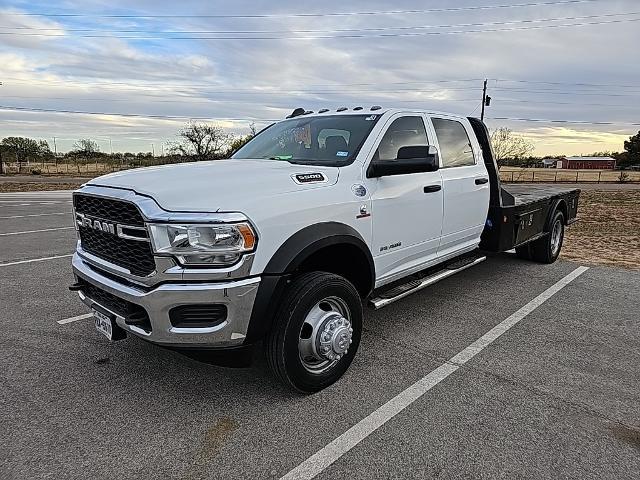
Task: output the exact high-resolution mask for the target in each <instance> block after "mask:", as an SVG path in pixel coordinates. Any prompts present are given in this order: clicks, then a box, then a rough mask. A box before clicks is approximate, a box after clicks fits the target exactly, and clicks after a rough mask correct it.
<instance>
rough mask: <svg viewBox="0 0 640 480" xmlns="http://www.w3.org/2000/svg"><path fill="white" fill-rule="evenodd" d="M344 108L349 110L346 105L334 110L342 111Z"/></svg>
mask: <svg viewBox="0 0 640 480" xmlns="http://www.w3.org/2000/svg"><path fill="white" fill-rule="evenodd" d="M345 110H349V109H348V108H347V107H340V108H338V109H337V110H336V112H344V111H345Z"/></svg>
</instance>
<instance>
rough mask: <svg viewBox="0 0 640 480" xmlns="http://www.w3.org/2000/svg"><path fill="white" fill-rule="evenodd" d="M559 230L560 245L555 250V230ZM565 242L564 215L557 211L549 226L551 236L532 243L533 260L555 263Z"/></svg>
mask: <svg viewBox="0 0 640 480" xmlns="http://www.w3.org/2000/svg"><path fill="white" fill-rule="evenodd" d="M556 228H558V229H559V239H558V243H557V245H556V246H555V248H554V241H553V239H554V229H556ZM563 240H564V215H563V214H562V212H559V211H556V212H555V213H554V214H553V219H552V220H551V223H550V224H549V234H548V235H545V236H544V237H542V238H540V239H538V240H536V241H535V242H531V259H532V260H533V261H535V262H538V263H553V262H555V261H556V260H557V259H558V257H559V256H560V250H562V242H563Z"/></svg>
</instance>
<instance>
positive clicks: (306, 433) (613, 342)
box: [0, 192, 640, 479]
mask: <svg viewBox="0 0 640 480" xmlns="http://www.w3.org/2000/svg"><path fill="white" fill-rule="evenodd" d="M70 210H71V203H70V195H69V194H68V193H52V192H47V193H25V194H3V195H0V306H1V308H0V327H1V328H2V335H1V336H0V345H1V349H0V381H1V382H0V383H1V385H2V387H1V390H0V445H1V446H2V454H1V455H0V478H3V479H4V478H8V479H23V478H25V479H26V478H29V479H31V478H56V479H57V478H92V479H102V478H105V479H110V478H159V479H163V478H181V479H182V478H185V479H192V478H193V479H195V478H212V479H213V478H215V479H235V478H238V479H244V478H280V477H282V476H284V475H286V474H287V473H288V472H292V474H291V475H290V477H289V478H294V474H295V473H296V472H300V471H301V470H300V469H298V470H295V469H296V468H297V467H299V466H300V465H301V464H302V465H308V462H309V460H308V459H309V458H310V457H312V456H313V455H315V454H316V453H317V452H325V453H326V452H328V454H330V455H333V456H334V457H335V458H334V459H333V460H332V461H331V462H329V463H328V464H326V465H324V466H323V467H322V469H321V472H320V473H319V475H318V478H323V479H333V478H335V479H338V478H436V477H437V478H580V479H588V478H594V479H596V478H597V479H602V478H611V479H626V478H638V472H640V328H639V326H640V321H639V319H640V302H639V300H640V273H638V272H631V271H626V270H619V269H612V268H600V267H593V268H590V269H588V270H586V271H584V272H583V273H582V270H581V271H580V272H581V274H580V275H579V276H575V278H573V277H572V278H571V281H570V282H567V283H566V285H564V284H563V287H562V288H561V289H558V290H557V291H554V292H553V294H552V295H550V296H548V297H545V300H546V301H544V303H540V302H537V301H534V299H536V298H537V297H538V296H539V295H541V294H544V293H545V292H548V291H549V289H550V288H552V287H553V286H554V285H556V284H557V282H559V281H562V280H563V279H565V278H567V276H568V275H571V274H572V273H573V272H576V269H577V268H578V267H579V265H577V264H573V263H570V262H565V261H559V262H556V263H555V264H553V265H550V266H542V265H538V264H533V263H527V262H523V261H520V260H518V259H516V258H515V255H511V254H502V255H497V256H493V257H491V258H489V259H488V261H486V262H484V263H482V264H480V265H479V266H477V267H474V268H472V269H470V270H467V271H465V272H464V273H462V274H460V275H457V276H453V277H451V278H449V279H447V280H444V281H442V282H440V283H438V284H436V285H434V286H432V287H430V288H428V289H426V290H423V291H422V292H420V293H418V294H415V295H412V296H409V297H407V298H406V299H404V300H402V301H399V302H397V303H395V304H393V305H391V306H389V307H386V308H384V309H382V310H380V311H377V312H374V311H368V312H367V313H366V316H365V332H364V335H363V341H362V344H361V347H360V350H359V352H358V355H357V356H356V359H355V361H354V363H353V365H352V367H351V369H350V370H349V372H347V374H346V376H345V377H344V378H343V379H342V380H341V381H340V382H338V383H337V384H335V385H333V386H332V387H330V388H328V389H326V390H324V391H322V392H320V393H318V394H315V395H312V396H301V395H296V394H293V393H290V392H288V391H286V390H283V388H282V387H281V386H280V384H279V383H277V382H276V381H275V380H274V379H273V378H272V377H271V376H270V374H269V372H268V370H267V368H266V366H265V365H264V364H263V363H262V362H260V361H258V362H256V363H255V364H254V365H253V366H252V367H250V368H241V369H237V368H236V369H232V368H225V367H220V366H214V365H210V364H205V363H200V362H196V361H194V360H191V359H189V358H186V357H184V356H181V355H179V354H177V353H174V352H170V351H167V350H163V349H161V348H158V347H156V346H153V345H150V344H147V343H145V342H144V341H142V340H139V339H137V338H134V337H131V336H130V337H129V338H127V339H126V340H124V341H121V342H116V343H113V344H109V343H108V342H107V341H106V340H104V339H103V337H101V336H100V335H99V334H98V333H97V332H96V331H95V328H94V326H93V322H92V320H91V319H90V318H86V316H84V315H85V314H87V310H86V308H85V307H84V305H82V304H81V303H80V301H79V300H78V299H77V295H76V294H74V293H71V292H69V291H68V289H67V286H68V285H69V284H70V283H72V275H71V267H70V254H71V252H72V251H73V247H74V245H75V231H74V230H73V228H71V226H72V219H71V214H70ZM23 232H29V233H23ZM34 260H35V261H34ZM532 301H533V303H532ZM528 305H533V307H534V308H533V309H529V310H527V313H528V314H527V315H526V316H523V317H522V318H521V319H520V320H519V321H518V322H517V323H516V324H513V326H512V327H511V328H510V329H508V330H506V331H504V333H503V334H502V335H501V336H500V337H499V338H496V339H495V340H494V341H493V342H492V343H490V344H487V345H486V346H485V347H483V349H482V350H481V351H480V350H478V351H477V354H476V355H475V356H473V358H470V359H469V360H468V361H467V362H464V363H461V364H459V365H455V371H453V372H452V373H450V375H448V376H446V378H443V379H441V381H439V382H438V383H437V384H434V385H433V386H432V388H429V389H428V390H427V391H425V392H423V394H422V395H418V396H417V397H416V398H414V399H413V400H412V401H411V402H410V403H409V404H407V405H406V408H404V409H402V410H400V411H398V412H396V413H394V414H393V415H391V416H388V418H385V419H384V421H382V423H380V425H378V427H379V428H375V429H373V430H371V431H368V432H367V433H366V434H363V435H360V433H361V432H362V430H361V429H360V427H359V426H360V425H363V424H362V423H359V422H363V421H366V422H368V420H367V419H369V418H371V417H370V415H371V414H372V413H373V412H377V411H378V409H379V408H380V407H383V406H385V405H388V404H389V403H388V402H390V401H392V400H393V399H394V398H396V396H398V395H403V392H406V391H407V389H411V388H412V386H414V385H416V382H418V384H419V385H422V384H420V381H421V380H422V379H424V378H425V376H428V375H429V374H430V372H433V371H438V369H439V368H441V367H443V366H445V367H447V366H451V365H452V362H451V359H452V358H454V357H455V356H456V355H457V354H459V353H460V352H465V351H467V350H466V349H467V348H468V347H469V345H472V344H474V342H476V341H477V340H478V339H481V338H483V336H484V335H485V334H487V332H489V331H492V329H494V327H496V326H500V325H503V322H504V321H505V319H507V320H508V319H509V318H514V317H513V315H514V313H517V312H519V311H521V309H522V308H523V307H525V306H528ZM78 316H83V317H81V318H80V319H75V317H78ZM520 316H522V315H520ZM68 319H71V320H68ZM64 320H67V321H66V322H65V321H64ZM453 363H455V362H453ZM410 391H411V390H410ZM366 422H365V423H366ZM368 425H370V423H368ZM354 426H357V428H355V430H354V429H353V428H352V427H354ZM365 426H366V425H365ZM350 429H351V430H350ZM345 432H355V434H353V435H356V436H357V435H360V437H359V438H358V441H357V442H356V443H354V444H352V445H349V448H345V447H344V443H340V442H338V443H335V442H334V441H335V440H336V439H338V438H345V437H341V436H342V435H343V434H345ZM358 432H360V433H358ZM349 435H352V434H349ZM348 438H355V437H349V436H348V435H347V439H348ZM332 442H334V443H332ZM336 445H337V446H336ZM340 445H342V446H340ZM336 448H342V450H340V451H339V452H338V453H337V454H336ZM305 462H307V463H305Z"/></svg>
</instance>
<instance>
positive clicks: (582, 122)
mask: <svg viewBox="0 0 640 480" xmlns="http://www.w3.org/2000/svg"><path fill="white" fill-rule="evenodd" d="M487 119H488V120H502V121H506V120H508V121H513V122H532V123H566V124H573V125H634V126H640V123H627V122H592V121H586V120H549V119H543V118H513V117H487Z"/></svg>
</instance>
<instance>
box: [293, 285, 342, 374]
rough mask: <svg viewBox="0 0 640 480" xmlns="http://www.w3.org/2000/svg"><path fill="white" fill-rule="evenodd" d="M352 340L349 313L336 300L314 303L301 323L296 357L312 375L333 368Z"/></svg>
mask: <svg viewBox="0 0 640 480" xmlns="http://www.w3.org/2000/svg"><path fill="white" fill-rule="evenodd" d="M352 336H353V326H352V323H351V313H350V312H349V307H348V306H347V304H346V302H345V301H344V300H343V299H341V298H339V297H327V298H324V299H322V300H320V301H319V302H318V303H316V304H315V305H314V306H313V307H312V308H311V310H309V313H307V316H306V317H305V319H304V322H303V323H302V327H301V328H300V332H299V335H298V353H299V355H300V361H301V362H302V365H303V366H304V368H305V369H306V370H307V371H308V372H310V373H313V374H320V373H323V372H326V371H327V370H329V369H330V368H332V367H334V366H335V365H336V364H337V363H338V362H339V361H340V360H341V359H342V358H344V356H345V355H346V353H347V352H348V350H349V347H350V345H351V342H352V341H353V340H352Z"/></svg>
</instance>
